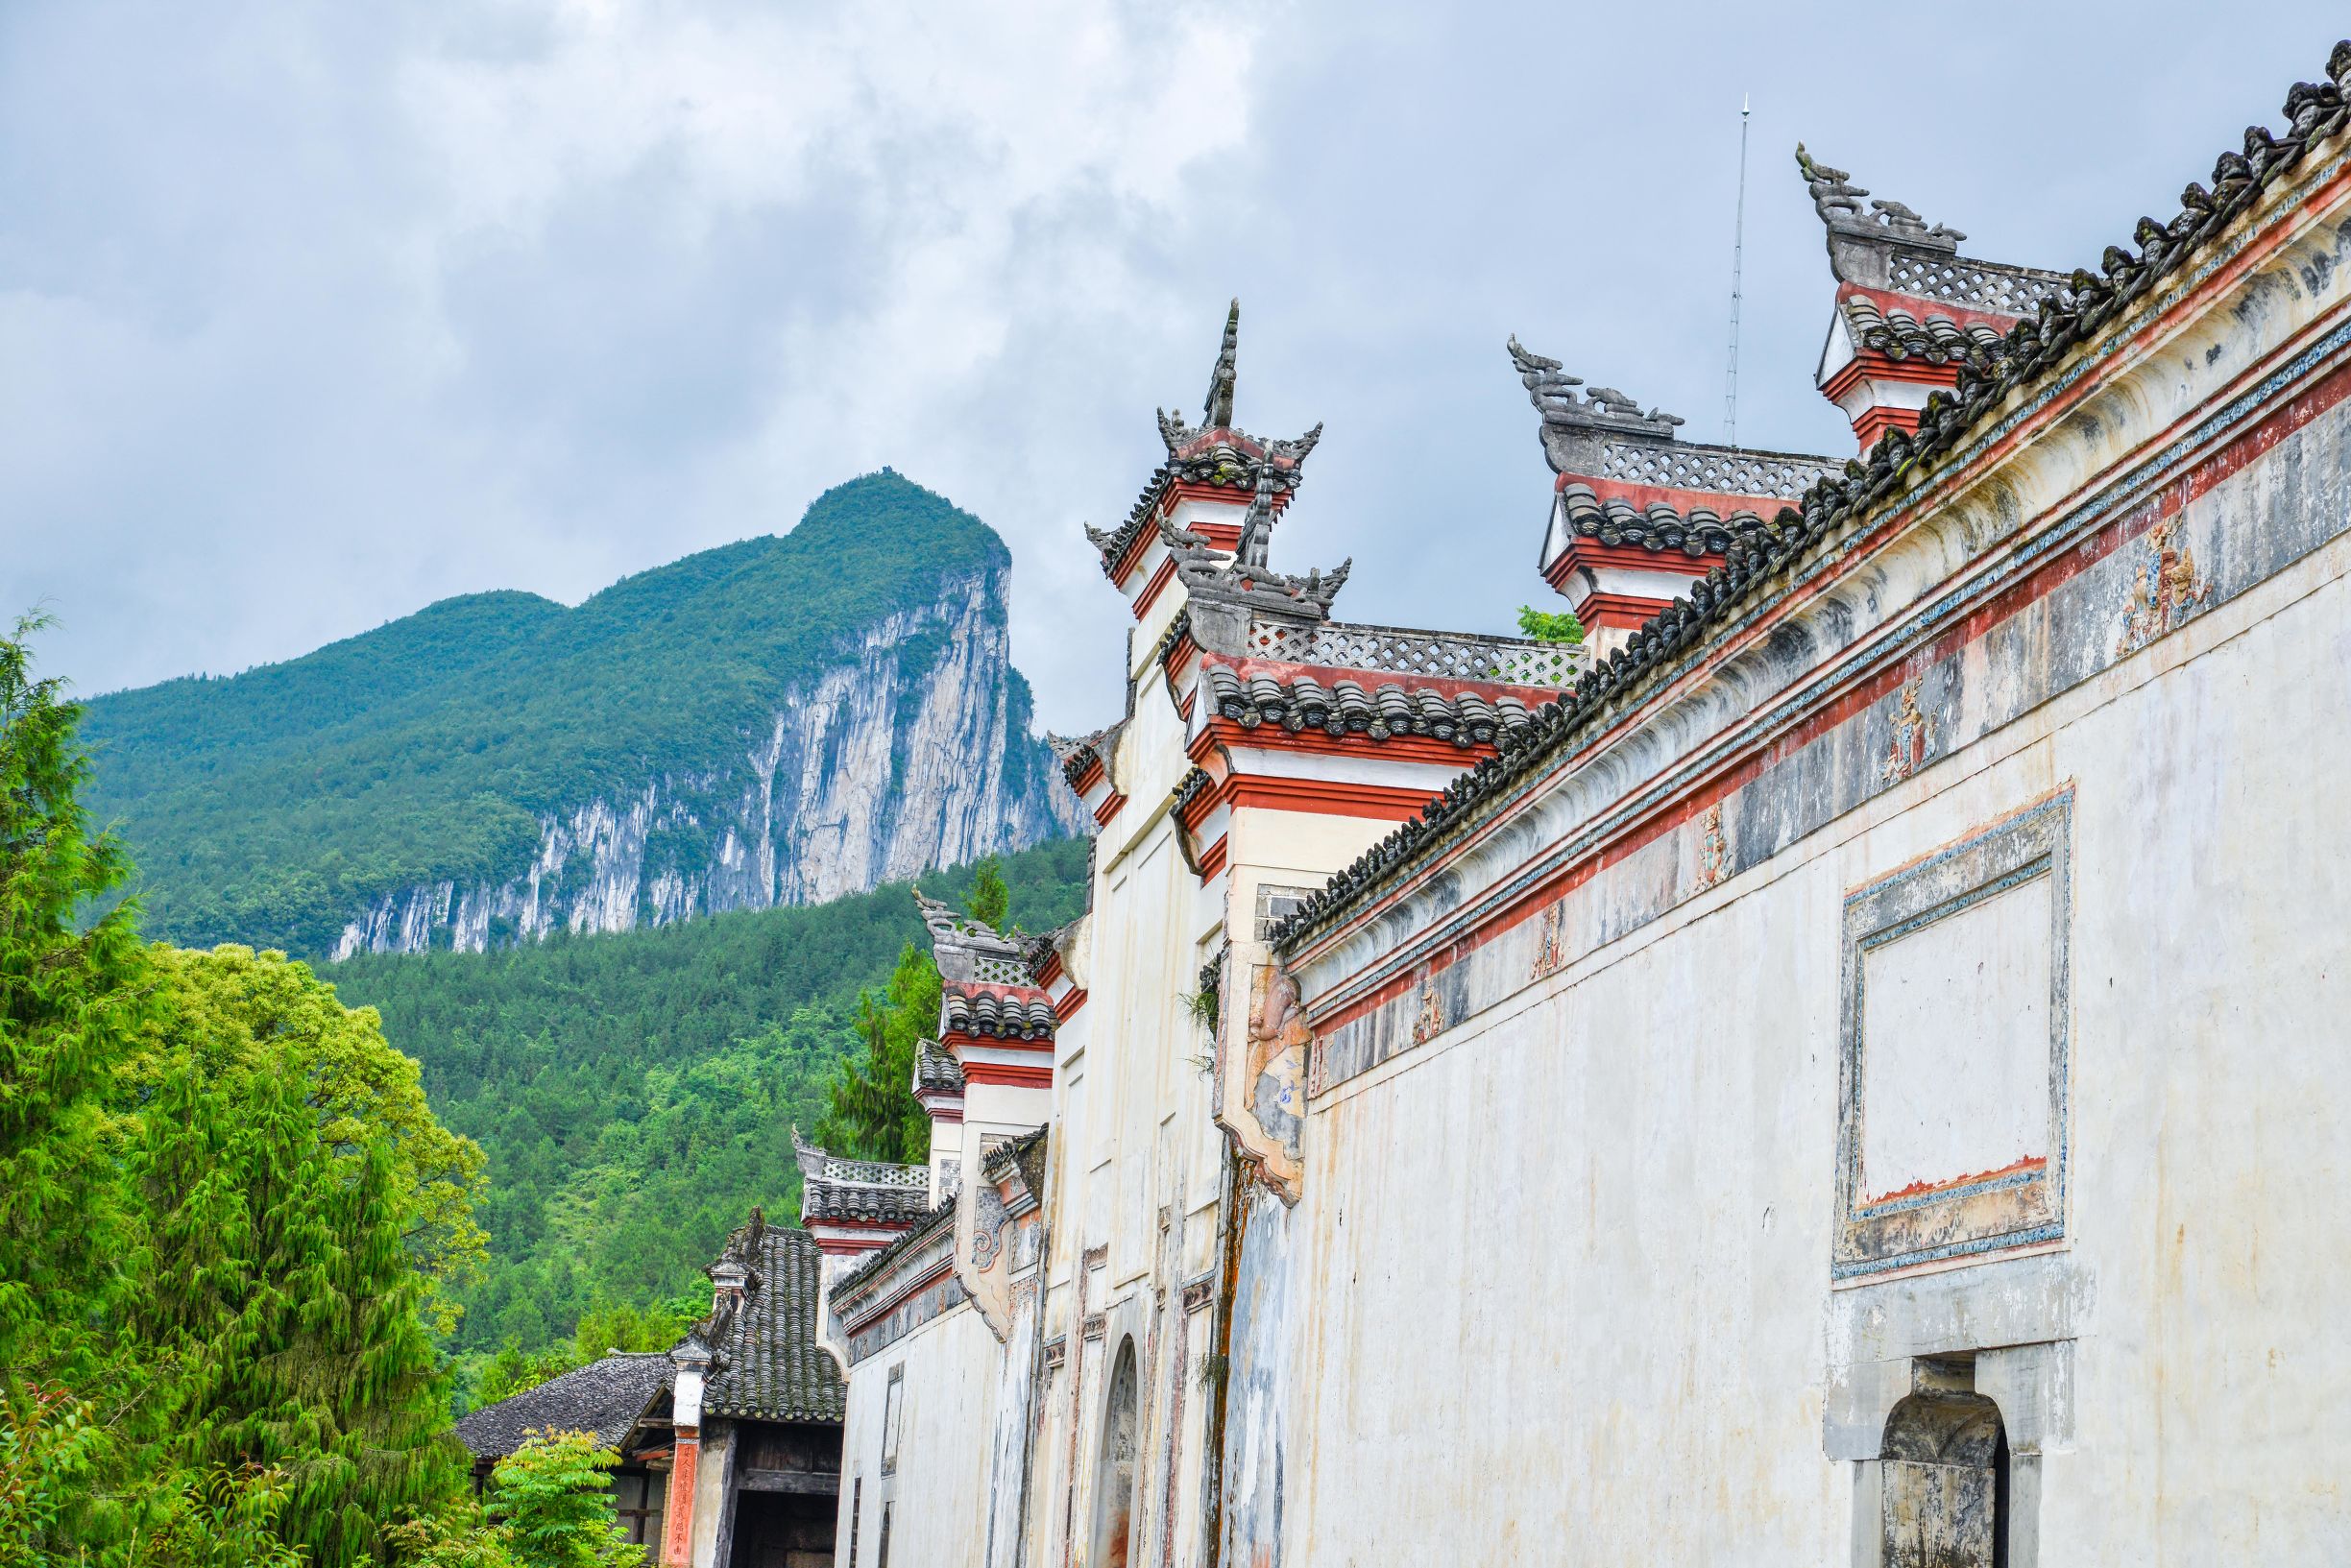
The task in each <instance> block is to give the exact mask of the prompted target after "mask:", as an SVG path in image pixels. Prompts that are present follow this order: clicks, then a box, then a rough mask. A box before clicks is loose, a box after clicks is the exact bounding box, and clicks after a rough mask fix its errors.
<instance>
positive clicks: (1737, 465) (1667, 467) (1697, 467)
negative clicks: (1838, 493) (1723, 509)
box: [1594, 441, 1837, 503]
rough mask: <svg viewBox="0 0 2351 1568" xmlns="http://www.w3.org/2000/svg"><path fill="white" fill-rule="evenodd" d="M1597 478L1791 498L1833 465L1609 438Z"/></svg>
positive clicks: (1779, 455) (1773, 454)
mask: <svg viewBox="0 0 2351 1568" xmlns="http://www.w3.org/2000/svg"><path fill="white" fill-rule="evenodd" d="M1598 469H1599V471H1598V473H1597V474H1596V475H1595V476H1594V477H1596V478H1601V479H1617V480H1621V481H1623V482H1624V483H1626V484H1631V485H1659V486H1662V487H1665V488H1668V489H1673V490H1706V491H1712V492H1713V493H1714V494H1716V495H1757V496H1769V497H1772V498H1774V499H1777V500H1782V501H1787V502H1790V503H1793V502H1795V501H1798V500H1801V499H1802V498H1803V497H1804V493H1805V492H1806V491H1807V490H1809V489H1811V488H1812V487H1813V486H1814V485H1815V484H1818V483H1819V482H1820V481H1821V480H1822V479H1824V478H1826V477H1827V476H1828V475H1830V474H1831V473H1834V472H1836V471H1837V466H1836V465H1835V464H1833V463H1830V462H1829V461H1828V460H1827V459H1826V458H1810V457H1790V456H1786V455H1784V454H1782V453H1779V452H1747V451H1728V450H1725V449H1724V448H1722V447H1720V446H1698V445H1696V444H1684V443H1679V442H1677V443H1676V444H1674V445H1673V446H1658V445H1656V444H1655V443H1652V442H1636V441H1612V442H1609V443H1608V444H1606V445H1605V446H1602V447H1601V448H1600V461H1599V464H1598Z"/></svg>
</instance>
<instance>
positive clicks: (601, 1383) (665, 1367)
mask: <svg viewBox="0 0 2351 1568" xmlns="http://www.w3.org/2000/svg"><path fill="white" fill-rule="evenodd" d="M671 1371H672V1368H671V1366H670V1363H669V1357H668V1354H667V1352H665V1351H659V1350H656V1351H651V1352H648V1353H646V1354H642V1355H636V1354H631V1353H628V1352H625V1351H614V1352H613V1353H612V1354H611V1355H609V1356H606V1357H604V1358H603V1359H602V1360H601V1361H594V1362H590V1363H588V1364H587V1365H586V1366H582V1367H579V1368H577V1369H576V1370H574V1371H570V1372H566V1373H565V1374H564V1375H563V1376H561V1377H559V1378H550V1379H548V1380H547V1381H546V1382H545V1383H542V1384H541V1385H539V1387H536V1388H525V1389H523V1390H522V1391H521V1393H519V1394H516V1395H515V1396H514V1397H513V1398H511V1399H501V1400H499V1401H498V1402H497V1404H495V1405H484V1406H483V1407H482V1408H481V1409H480V1410H477V1411H469V1412H467V1413H466V1414H465V1415H463V1416H460V1417H459V1418H458V1421H457V1440H458V1441H459V1442H461V1443H463V1444H465V1445H466V1448H467V1450H468V1451H469V1452H471V1453H472V1454H473V1457H474V1458H475V1459H503V1458H505V1457H506V1456H507V1455H509V1454H511V1453H513V1452H514V1451H515V1450H516V1449H518V1448H521V1446H522V1439H523V1437H524V1436H525V1435H527V1434H528V1433H531V1432H533V1431H552V1432H586V1433H591V1434H593V1435H594V1437H595V1440H596V1442H597V1444H598V1445H599V1446H601V1447H604V1448H615V1447H618V1446H619V1443H620V1440H621V1439H622V1438H624V1437H626V1436H627V1435H628V1434H629V1429H630V1428H631V1427H633V1426H635V1425H636V1424H637V1418H638V1417H639V1416H641V1415H642V1414H643V1413H644V1411H645V1407H646V1406H648V1405H650V1404H652V1403H653V1401H654V1399H655V1397H656V1396H658V1395H659V1394H660V1393H661V1392H662V1391H663V1390H664V1389H666V1388H667V1387H669V1378H670V1374H671Z"/></svg>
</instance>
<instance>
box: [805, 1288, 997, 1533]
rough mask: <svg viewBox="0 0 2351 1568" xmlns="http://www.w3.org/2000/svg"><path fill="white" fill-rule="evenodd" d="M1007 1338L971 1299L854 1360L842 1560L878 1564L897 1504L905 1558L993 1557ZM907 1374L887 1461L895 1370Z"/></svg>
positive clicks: (844, 1461)
mask: <svg viewBox="0 0 2351 1568" xmlns="http://www.w3.org/2000/svg"><path fill="white" fill-rule="evenodd" d="M999 1368H1000V1347H999V1346H998V1345H997V1343H996V1337H995V1336H994V1335H992V1334H990V1333H989V1332H988V1327H987V1324H986V1323H984V1322H983V1321H982V1320H981V1317H980V1315H979V1314H978V1313H976V1312H974V1311H973V1310H972V1309H971V1307H970V1306H969V1305H968V1304H966V1305H964V1306H959V1307H957V1308H956V1309H954V1310H953V1311H951V1312H949V1313H947V1314H945V1315H942V1316H940V1317H937V1318H934V1319H933V1320H932V1321H931V1322H929V1323H926V1324H925V1325H923V1326H922V1327H921V1328H919V1329H917V1330H915V1331H914V1332H913V1333H911V1334H909V1335H908V1336H906V1338H904V1339H900V1340H898V1341H897V1342H896V1343H894V1344H892V1345H890V1346H889V1347H888V1348H887V1349H885V1350H883V1351H881V1352H879V1353H878V1354H875V1355H872V1356H869V1357H867V1358H866V1359H865V1360H863V1361H861V1362H859V1363H856V1364H854V1365H853V1366H852V1367H851V1368H850V1369H849V1404H848V1418H847V1420H846V1421H845V1422H844V1423H843V1425H842V1428H841V1491H840V1508H841V1512H840V1527H839V1531H838V1533H837V1534H836V1536H835V1540H836V1543H837V1545H836V1552H837V1553H838V1555H839V1561H840V1564H841V1568H874V1565H875V1564H876V1563H877V1562H878V1561H879V1560H880V1556H879V1555H880V1552H881V1538H882V1516H883V1510H884V1509H885V1508H887V1509H888V1510H889V1513H890V1549H889V1551H890V1555H889V1560H890V1562H891V1563H892V1564H893V1565H897V1568H904V1565H908V1564H916V1563H919V1564H922V1565H924V1568H931V1565H933V1564H935V1565H937V1568H985V1565H986V1564H987V1563H988V1561H989V1557H988V1555H987V1544H988V1528H987V1521H988V1512H989V1496H988V1478H987V1453H986V1440H985V1436H984V1435H985V1434H986V1433H988V1432H989V1431H991V1430H992V1428H993V1426H994V1423H995V1416H996V1401H997V1397H998V1392H999V1389H998V1374H999ZM893 1372H896V1374H897V1376H898V1378H899V1380H900V1389H899V1394H898V1401H899V1403H898V1447H897V1452H896V1455H895V1462H894V1463H892V1464H891V1465H890V1466H889V1467H888V1469H887V1470H886V1471H885V1468H884V1465H883V1429H884V1426H885V1422H886V1420H887V1411H888V1408H889V1385H890V1381H891V1376H892V1373H893ZM860 1481H861V1482H862V1488H861V1494H862V1498H863V1508H864V1517H863V1519H862V1520H861V1521H860V1523H859V1524H858V1525H857V1527H856V1533H857V1542H858V1555H857V1557H856V1560H855V1561H854V1562H852V1560H851V1559H850V1556H849V1541H850V1534H851V1519H850V1509H851V1508H852V1507H853V1506H854V1505H855V1504H856V1502H857V1500H858V1498H859V1496H860V1484H859V1483H860Z"/></svg>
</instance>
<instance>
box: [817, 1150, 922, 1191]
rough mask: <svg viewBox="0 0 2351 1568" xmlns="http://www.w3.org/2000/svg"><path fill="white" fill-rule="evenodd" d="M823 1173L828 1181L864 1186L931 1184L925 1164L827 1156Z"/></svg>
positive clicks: (919, 1185) (920, 1185) (917, 1185)
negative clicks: (892, 1162) (888, 1162)
mask: <svg viewBox="0 0 2351 1568" xmlns="http://www.w3.org/2000/svg"><path fill="white" fill-rule="evenodd" d="M824 1175H825V1179H826V1180H828V1181H849V1182H856V1183H858V1184H860V1186H865V1187H920V1188H923V1189H924V1190H926V1191H928V1190H929V1188H930V1186H931V1168H930V1167H929V1166H927V1165H885V1164H883V1163H882V1162H880V1161H878V1160H839V1159H832V1158H827V1159H826V1161H825V1163H824Z"/></svg>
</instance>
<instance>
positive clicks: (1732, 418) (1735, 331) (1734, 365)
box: [1723, 93, 1747, 446]
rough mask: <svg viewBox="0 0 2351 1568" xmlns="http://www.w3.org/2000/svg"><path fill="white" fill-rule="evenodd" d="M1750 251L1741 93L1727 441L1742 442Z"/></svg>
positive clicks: (1725, 402)
mask: <svg viewBox="0 0 2351 1568" xmlns="http://www.w3.org/2000/svg"><path fill="white" fill-rule="evenodd" d="M1746 253H1747V95H1746V94H1745V93H1741V94H1739V173H1738V217H1737V219H1736V221H1735V222H1734V223H1733V225H1732V229H1731V369H1730V374H1729V375H1728V376H1727V378H1726V380H1725V383H1724V387H1723V445H1725V446H1737V445H1738V338H1739V274H1740V272H1741V270H1742V269H1743V267H1744V266H1745V263H1746Z"/></svg>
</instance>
